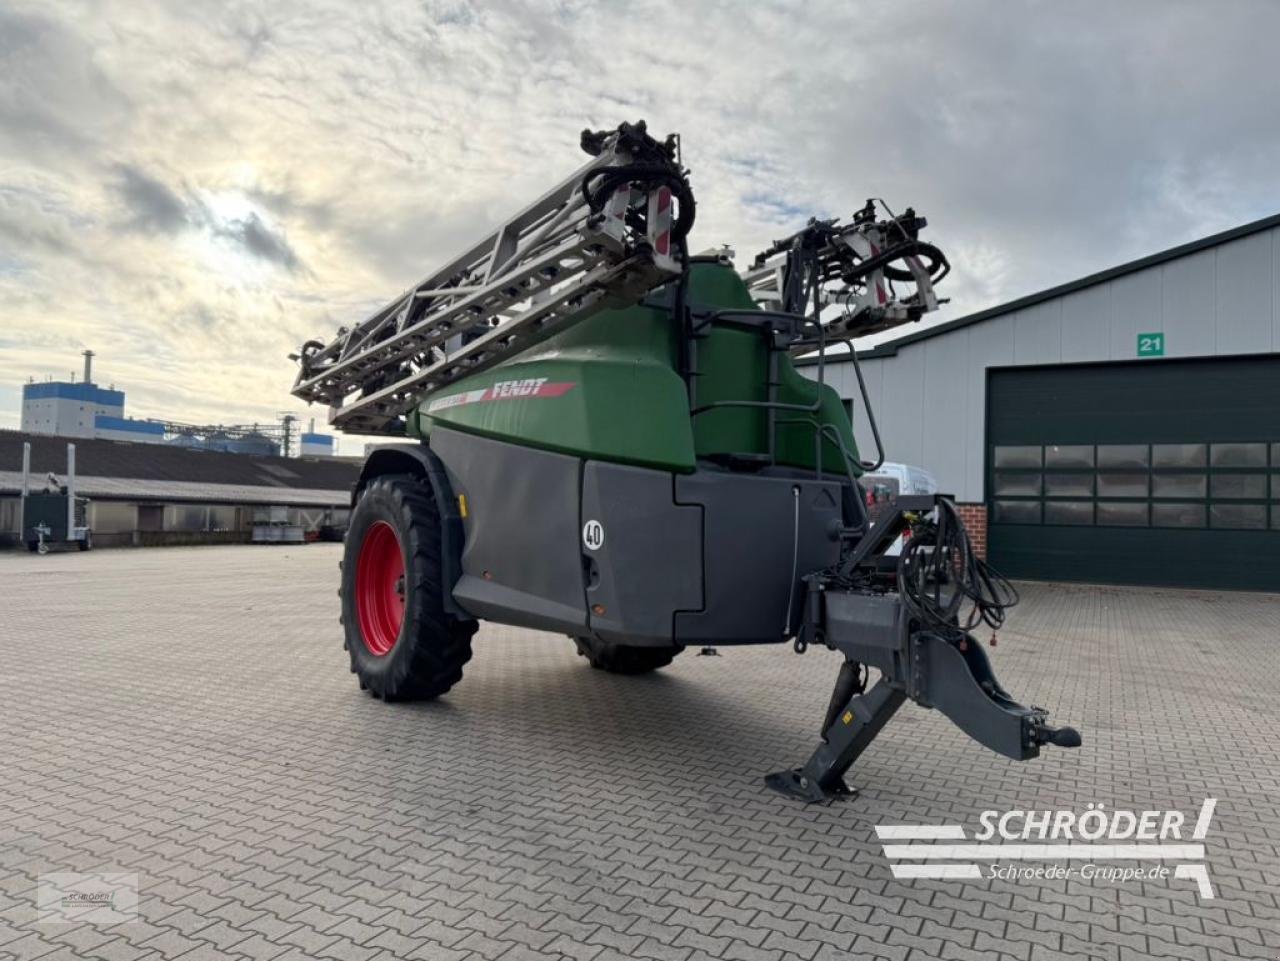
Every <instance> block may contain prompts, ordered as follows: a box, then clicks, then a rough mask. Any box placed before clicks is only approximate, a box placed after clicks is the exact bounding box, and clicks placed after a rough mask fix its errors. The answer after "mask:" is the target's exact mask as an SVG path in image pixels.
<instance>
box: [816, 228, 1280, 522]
mask: <svg viewBox="0 0 1280 961" xmlns="http://www.w3.org/2000/svg"><path fill="white" fill-rule="evenodd" d="M1153 331H1161V332H1163V333H1164V335H1165V352H1164V356H1165V357H1204V356H1228V355H1232V354H1255V353H1271V352H1280V228H1275V229H1271V230H1265V231H1261V232H1259V233H1256V234H1252V235H1250V236H1247V237H1242V238H1240V239H1238V240H1233V241H1230V242H1227V243H1224V244H1221V245H1219V246H1216V247H1210V248H1207V249H1205V250H1201V251H1198V252H1196V253H1193V254H1189V255H1187V256H1184V257H1179V258H1178V259H1176V260H1171V261H1168V262H1166V263H1163V264H1158V265H1155V266H1152V267H1148V268H1146V269H1143V270H1140V271H1137V272H1135V273H1131V274H1126V275H1124V276H1121V277H1117V278H1115V279H1112V280H1108V281H1105V282H1102V283H1099V284H1096V285H1094V286H1091V287H1087V288H1084V289H1082V290H1078V291H1074V292H1072V293H1068V294H1065V295H1063V296H1060V297H1056V298H1054V299H1052V300H1047V301H1044V302H1043V303H1040V304H1036V305H1034V306H1032V307H1028V308H1026V309H1024V310H1018V311H1013V312H1011V313H1007V314H1002V315H1000V316H997V317H993V318H991V319H989V320H986V321H982V322H980V323H976V324H973V325H971V326H968V327H962V328H959V329H957V330H953V331H949V332H947V333H943V334H939V335H938V336H936V337H930V338H927V339H925V340H921V341H917V342H915V343H911V344H905V345H902V346H901V347H899V348H898V351H897V353H896V354H895V355H893V356H891V357H884V358H878V359H868V360H864V361H863V362H862V370H863V375H864V376H865V378H866V380H867V389H868V391H869V393H870V395H871V401H872V404H873V405H874V407H875V411H876V415H877V419H878V422H879V425H880V433H881V436H882V437H883V438H884V442H885V448H886V451H887V454H888V459H889V460H894V461H902V462H905V463H909V464H917V465H919V466H922V467H926V468H928V469H929V470H931V471H933V473H934V474H935V475H936V476H937V478H938V481H939V483H940V484H941V486H942V488H943V490H945V491H948V492H950V493H953V494H955V495H956V497H957V499H959V500H962V501H968V502H978V501H982V500H983V499H984V494H985V492H984V490H983V458H984V456H985V454H984V449H983V447H984V425H985V422H986V410H985V404H986V370H987V368H988V367H1010V366H1021V365H1026V364H1059V363H1062V364H1069V363H1079V362H1084V361H1104V360H1133V359H1135V358H1136V356H1137V335H1138V334H1139V333H1149V332H1153ZM1153 362H1154V363H1158V361H1153ZM805 373H806V374H808V375H809V376H814V375H815V369H814V368H812V367H809V368H805ZM826 376H827V380H828V382H829V383H831V384H832V386H834V387H835V388H836V389H837V390H839V391H840V393H841V395H842V396H844V397H851V398H855V399H856V398H857V397H858V386H857V381H856V380H855V378H854V374H853V370H852V367H851V365H849V364H847V363H844V364H832V365H828V367H827V374H826ZM854 406H855V409H856V410H857V414H856V416H855V425H854V426H855V428H856V432H857V438H858V443H859V445H860V447H861V449H862V451H863V452H864V456H870V454H871V452H872V451H873V450H874V446H873V444H872V441H871V433H870V430H869V429H868V426H867V422H866V417H865V414H864V413H863V412H862V411H861V406H862V405H861V402H860V401H855V405H854Z"/></svg>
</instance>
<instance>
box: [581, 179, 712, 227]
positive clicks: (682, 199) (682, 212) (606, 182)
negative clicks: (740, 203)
mask: <svg viewBox="0 0 1280 961" xmlns="http://www.w3.org/2000/svg"><path fill="white" fill-rule="evenodd" d="M625 184H631V185H632V186H635V187H639V188H640V189H642V190H646V191H649V190H653V189H654V188H655V187H670V188H671V193H672V194H673V195H674V196H675V199H676V201H677V204H678V206H677V211H676V219H675V223H673V224H672V225H671V237H672V240H674V241H676V242H677V243H683V241H684V238H685V237H687V236H688V234H689V231H690V229H692V227H693V218H694V214H695V211H696V209H697V208H696V205H695V204H694V200H693V190H692V189H691V188H690V187H689V181H688V180H687V179H686V177H685V175H684V173H683V172H682V171H681V170H680V168H679V167H678V166H677V165H676V164H674V163H667V162H658V161H651V162H640V163H630V164H621V165H620V166H617V167H597V168H596V169H595V170H592V171H591V172H590V173H588V174H587V175H586V176H585V177H583V178H582V196H583V199H584V200H586V202H587V206H588V207H590V208H591V209H592V210H593V211H598V210H600V208H602V207H603V206H604V205H605V202H606V201H607V200H608V199H609V197H611V196H612V195H613V192H614V191H615V190H617V189H618V188H619V187H621V186H624V185H625Z"/></svg>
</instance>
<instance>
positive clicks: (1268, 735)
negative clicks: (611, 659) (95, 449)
mask: <svg viewBox="0 0 1280 961" xmlns="http://www.w3.org/2000/svg"><path fill="white" fill-rule="evenodd" d="M337 559H338V551H337V550H336V549H335V548H334V547H332V546H328V545H308V546H306V547H281V548H274V549H273V548H250V547H227V548H199V549H171V550H149V551H101V552H94V553H90V554H84V555H79V554H70V555H67V554H62V555H50V556H48V557H43V558H41V557H30V556H27V555H25V554H22V555H9V554H6V555H0V598H3V603H4V605H5V632H4V635H3V637H0V644H2V643H6V642H7V643H10V644H15V645H16V644H27V643H30V642H31V639H32V638H38V639H39V643H40V645H41V647H40V658H39V659H37V660H32V659H31V658H28V657H21V656H18V655H17V654H16V653H15V652H4V653H6V654H7V656H6V658H5V665H6V666H5V669H4V673H3V674H0V682H3V687H0V730H3V731H4V732H5V736H6V741H7V744H8V745H11V747H9V748H7V754H6V757H5V758H4V764H5V776H4V778H2V779H0V956H2V957H5V958H8V957H14V958H20V959H23V958H32V959H36V958H42V957H43V958H49V959H54V958H63V957H68V958H69V957H79V958H86V959H89V958H92V959H95V961H98V959H101V961H144V959H151V961H167V959H169V958H175V959H182V961H198V959H199V958H201V957H226V958H247V959H250V961H275V959H279V961H284V959H286V958H287V959H293V958H301V957H309V958H328V959H333V961H384V959H390V958H393V957H397V958H422V959H427V961H471V959H484V961H491V959H494V958H502V959H504V961H520V959H529V961H535V959H536V961H544V959H550V958H558V957H564V958H570V959H572V961H611V959H613V958H622V957H625V958H628V959H634V958H641V957H643V958H653V959H655V961H668V959H670V961H712V959H715V961H725V959H741V961H781V959H784V958H785V959H797V958H798V959H804V961H827V959H835V958H840V959H844V958H847V957H866V958H885V959H897V961H903V959H907V961H916V959H919V958H934V957H936V958H944V959H968V958H979V957H980V958H995V957H998V958H1004V959H1015V958H1016V959H1021V961H1039V959H1042V958H1044V959H1051V958H1054V959H1056V958H1063V959H1069V958H1073V957H1086V958H1091V959H1102V961H1121V959H1125V958H1142V959H1143V961H1148V959H1151V958H1157V957H1170V958H1178V959H1188V961H1190V959H1196V961H1205V959H1215V961H1216V959H1218V958H1224V959H1225V958H1232V959H1235V958H1240V957H1258V958H1263V957H1265V958H1268V959H1271V961H1274V958H1275V957H1276V956H1277V951H1280V934H1277V931H1280V902H1278V901H1277V894H1278V892H1280V885H1277V883H1276V882H1277V879H1280V740H1278V739H1277V738H1276V737H1275V736H1274V731H1275V730H1276V729H1277V723H1276V722H1277V721H1278V720H1280V680H1278V679H1280V644H1277V643H1276V630H1275V625H1276V624H1277V623H1280V597H1277V596H1267V595H1248V594H1215V593H1204V592H1172V591H1158V590H1138V589H1132V590H1131V589H1121V588H1107V587H1083V586H1064V585H1041V584H1027V585H1022V589H1023V594H1024V599H1023V602H1022V604H1021V605H1020V606H1019V607H1018V608H1016V609H1015V611H1014V613H1013V615H1012V617H1011V620H1010V622H1009V624H1008V626H1007V627H1006V629H1004V630H1003V631H1001V633H1000V645H999V649H998V650H997V651H996V652H995V654H994V661H995V666H996V669H997V671H998V672H999V674H1000V677H1001V680H1002V681H1003V682H1004V684H1005V686H1006V687H1008V688H1009V690H1010V691H1012V692H1013V693H1014V694H1015V696H1020V697H1022V698H1025V699H1026V700H1031V701H1034V702H1035V703H1037V704H1044V705H1045V706H1046V707H1049V708H1050V709H1051V711H1052V713H1053V715H1054V716H1055V717H1056V718H1059V719H1061V720H1062V721H1063V722H1066V723H1073V724H1076V725H1078V726H1079V727H1080V728H1081V730H1082V731H1083V733H1084V736H1085V747H1084V748H1082V749H1081V750H1079V751H1075V752H1064V751H1051V752H1046V754H1045V756H1044V757H1042V758H1041V759H1039V760H1038V761H1034V762H1030V763H1027V764H1016V763H1013V762H1009V761H1005V760H1002V759H1001V758H998V757H996V756H995V755H993V754H990V753H989V752H986V751H984V750H983V749H982V748H979V747H978V746H976V745H974V744H972V743H971V742H969V741H967V740H966V739H965V738H964V737H963V735H962V734H960V732H958V731H957V730H955V728H954V727H952V726H951V725H950V724H949V722H947V721H946V720H945V719H944V718H941V717H939V716H938V715H937V714H936V713H933V712H926V711H923V710H921V709H919V708H917V707H915V706H912V705H908V706H907V707H906V708H904V709H903V711H902V712H901V713H900V715H899V717H898V718H896V719H895V720H894V721H893V722H892V723H891V724H890V725H889V727H888V728H887V729H886V731H885V733H884V734H883V735H882V737H881V739H880V740H879V741H877V743H876V744H875V745H874V746H873V747H872V748H871V749H870V750H869V751H868V752H867V754H866V755H865V756H864V757H863V759H862V761H861V762H860V764H859V765H858V767H856V768H855V770H854V771H853V772H852V774H851V781H852V782H853V783H854V784H855V785H856V786H858V787H860V788H861V789H862V791H863V793H862V795H861V796H860V797H859V798H857V799H856V800H854V801H851V802H847V803H845V804H842V805H835V806H832V807H815V808H804V807H801V806H798V805H795V804H792V803H789V802H787V801H785V800H783V799H781V798H778V797H775V796H773V795H771V794H769V793H767V792H766V791H764V790H763V789H762V787H761V784H760V777H759V776H760V774H761V773H763V772H764V771H768V770H772V769H776V768H778V767H782V766H784V765H786V764H790V763H794V762H797V761H799V760H801V759H803V758H804V757H805V756H806V755H807V753H808V751H809V750H810V749H811V748H812V746H813V743H814V739H815V736H814V730H815V727H816V725H817V723H818V721H819V719H820V716H821V713H822V710H823V708H824V707H825V704H826V699H827V696H828V694H829V691H830V684H831V682H832V681H833V679H834V674H835V666H836V665H835V664H834V663H833V662H832V659H831V658H830V657H826V656H824V655H823V654H821V653H819V652H817V651H814V652H811V653H810V654H808V655H806V656H805V657H804V658H797V657H795V656H794V655H793V654H791V653H790V651H789V649H788V648H785V647H777V648H772V649H758V648H757V649H743V650H736V649H724V650H722V652H721V653H722V654H723V655H724V656H722V657H719V658H700V657H697V656H696V655H695V653H694V652H692V651H690V652H687V653H686V654H685V655H683V656H682V657H681V658H680V659H678V660H677V661H676V662H675V664H674V665H673V666H672V667H671V668H669V669H667V670H665V671H662V672H659V673H658V674H656V675H654V676H650V677H640V678H622V677H611V676H607V675H603V674H600V673H598V672H594V671H590V670H588V669H585V667H584V665H583V663H582V661H581V660H580V659H579V658H578V657H577V656H576V655H575V654H574V652H573V650H572V646H571V645H570V644H569V643H568V642H567V641H566V640H565V639H563V638H558V637H554V636H547V635H537V634H535V633H533V632H530V631H523V630H517V629H512V628H504V627H494V626H491V625H485V626H483V627H482V629H481V632H480V634H479V635H478V637H477V639H476V643H475V649H476V656H475V659H474V660H473V661H472V663H471V664H469V665H468V667H467V677H466V679H465V681H464V682H463V683H462V684H461V685H460V686H459V687H458V688H457V689H456V690H455V691H453V692H451V693H450V694H449V695H448V696H447V697H445V698H444V699H443V700H442V701H440V702H438V703H435V704H427V705H387V704H382V703H378V702H375V701H373V700H372V699H370V698H368V697H366V696H364V695H362V694H361V693H360V692H359V691H358V690H357V689H356V686H355V684H354V682H353V680H352V678H351V676H350V674H349V673H348V672H347V670H346V667H345V660H344V655H343V653H342V651H341V644H340V635H339V632H338V626H337V623H336V617H337V603H336V597H335V596H334V592H333V588H334V586H335V578H336V562H337ZM10 692H14V694H15V696H9V693H10ZM1205 796H1212V797H1217V798H1218V799H1219V802H1218V813H1217V816H1216V818H1215V821H1214V825H1213V828H1212V831H1211V833H1210V835H1209V837H1208V838H1207V839H1206V844H1207V845H1208V852H1209V857H1208V862H1209V867H1210V873H1211V876H1213V878H1214V880H1215V883H1216V884H1217V887H1218V894H1219V897H1218V898H1217V899H1216V900H1213V901H1205V900H1200V899H1199V898H1198V897H1197V896H1196V894H1195V892H1194V889H1193V888H1192V887H1191V886H1190V885H1188V884H1186V883H1183V882H1176V883H1172V884H1165V883H1154V882H1153V883H1144V884H1140V885H1139V884H1134V885H1110V884H1104V883H1101V882H1098V883H1086V882H1083V881H1079V880H1073V881H1071V882H1069V883H1050V882H1045V881H1037V882H1003V881H998V880H983V881H981V882H973V883H965V884H959V883H954V882H929V881H920V882H915V883H909V882H901V881H896V880H894V879H893V878H892V877H891V874H890V871H889V867H888V865H887V863H886V862H885V860H884V858H883V857H882V854H881V851H880V848H879V844H878V843H877V841H876V838H875V836H874V826H875V825H876V824H877V823H886V822H888V823H910V822H927V823H957V822H960V823H965V824H970V825H972V824H973V823H974V822H975V820H976V816H977V814H978V812H980V811H983V810H988V809H997V810H1005V809H1009V808H1037V809H1043V808H1051V807H1058V806H1065V807H1071V808H1073V809H1075V810H1082V809H1083V808H1084V806H1085V805H1086V804H1088V803H1090V802H1104V803H1106V804H1107V805H1108V807H1110V808H1112V809H1115V808H1125V807H1128V808H1137V809H1142V808H1161V807H1174V808H1178V809H1179V810H1183V811H1193V810H1194V809H1195V808H1196V807H1197V806H1198V804H1199V801H1200V799H1202V798H1203V797H1205ZM95 868H102V869H114V870H124V871H130V872H136V873H137V874H138V875H139V877H140V881H141V889H142V893H143V897H142V902H141V917H142V920H139V921H136V922H131V923H127V924H120V925H115V926H112V927H110V928H106V927H103V928H96V927H91V926H86V925H81V926H78V927H75V928H70V929H68V928H63V927H55V926H46V925H40V924H37V923H36V922H35V913H34V904H33V902H32V898H33V897H34V885H35V880H36V876H37V875H39V874H41V873H45V872H49V871H54V870H58V871H77V870H80V871H84V870H91V869H95Z"/></svg>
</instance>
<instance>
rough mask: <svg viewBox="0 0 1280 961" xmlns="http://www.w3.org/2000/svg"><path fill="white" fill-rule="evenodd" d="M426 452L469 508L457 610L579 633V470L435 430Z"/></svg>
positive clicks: (549, 457) (527, 450)
mask: <svg viewBox="0 0 1280 961" xmlns="http://www.w3.org/2000/svg"><path fill="white" fill-rule="evenodd" d="M431 449H432V450H433V451H434V452H435V453H436V455H437V456H438V457H439V458H440V460H441V462H442V463H443V464H444V466H445V470H446V471H447V473H448V475H449V482H450V484H452V485H453V490H454V493H455V494H458V495H461V496H465V497H466V500H467V511H466V513H467V516H466V517H465V518H464V519H463V522H462V523H463V529H464V531H465V536H466V541H465V543H464V545H463V548H462V572H463V576H462V577H461V579H459V581H458V584H457V585H456V586H455V588H454V592H453V593H454V598H455V599H456V600H457V602H458V603H459V604H460V605H462V606H463V607H464V608H466V609H467V610H468V611H469V612H470V613H472V614H474V615H475V616H476V617H483V618H489V619H492V620H496V621H501V622H503V623H506V624H517V625H520V626H523V627H533V628H537V629H540V630H548V631H563V632H565V633H582V632H583V631H585V630H586V626H587V613H586V603H585V600H584V595H583V590H584V584H583V572H582V563H581V560H580V553H581V552H580V551H579V548H578V544H579V540H578V528H579V522H578V478H579V472H580V470H581V461H580V460H578V458H576V457H568V456H566V455H564V454H553V453H551V452H549V451H542V450H537V449H535V448H532V447H520V446H517V445H515V444H505V443H501V442H499V441H495V440H489V439H488V438H485V437H476V436H473V435H471V434H463V433H461V432H459V431H452V430H446V429H443V428H440V427H436V428H435V429H434V430H432V432H431Z"/></svg>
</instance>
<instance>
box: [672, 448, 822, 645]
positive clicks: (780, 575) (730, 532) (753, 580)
mask: <svg viewBox="0 0 1280 961" xmlns="http://www.w3.org/2000/svg"><path fill="white" fill-rule="evenodd" d="M675 486H676V502H677V503H679V504H691V505H692V504H698V505H701V506H702V518H703V538H704V540H703V558H704V560H703V577H704V585H705V610H703V611H701V612H698V613H687V614H686V613H680V614H677V615H676V637H677V639H678V640H680V642H681V643H685V644H694V643H705V644H759V643H768V642H770V641H781V640H783V638H784V637H785V635H786V631H787V629H788V627H789V624H788V621H789V615H791V614H792V612H790V611H789V610H788V600H789V599H790V600H791V601H792V602H793V606H794V605H795V604H796V603H798V599H799V596H800V584H799V579H800V578H801V577H803V576H804V575H805V574H808V573H811V572H813V571H817V570H821V569H823V568H826V567H830V566H831V565H833V564H835V563H836V562H837V561H838V560H839V554H840V549H839V542H838V540H837V539H836V538H835V537H833V536H832V535H833V532H835V530H836V529H837V528H838V527H839V525H840V522H841V508H840V497H841V485H840V484H839V483H838V482H835V481H817V480H806V479H796V478H789V477H776V476H765V475H760V474H734V473H728V472H725V473H720V472H716V471H710V470H703V471H699V472H698V473H696V474H690V475H678V476H677V477H676V482H675ZM797 520H798V527H797ZM797 534H798V539H797ZM797 545H798V551H797ZM793 551H796V553H793ZM793 559H794V561H793ZM792 619H793V618H792Z"/></svg>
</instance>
